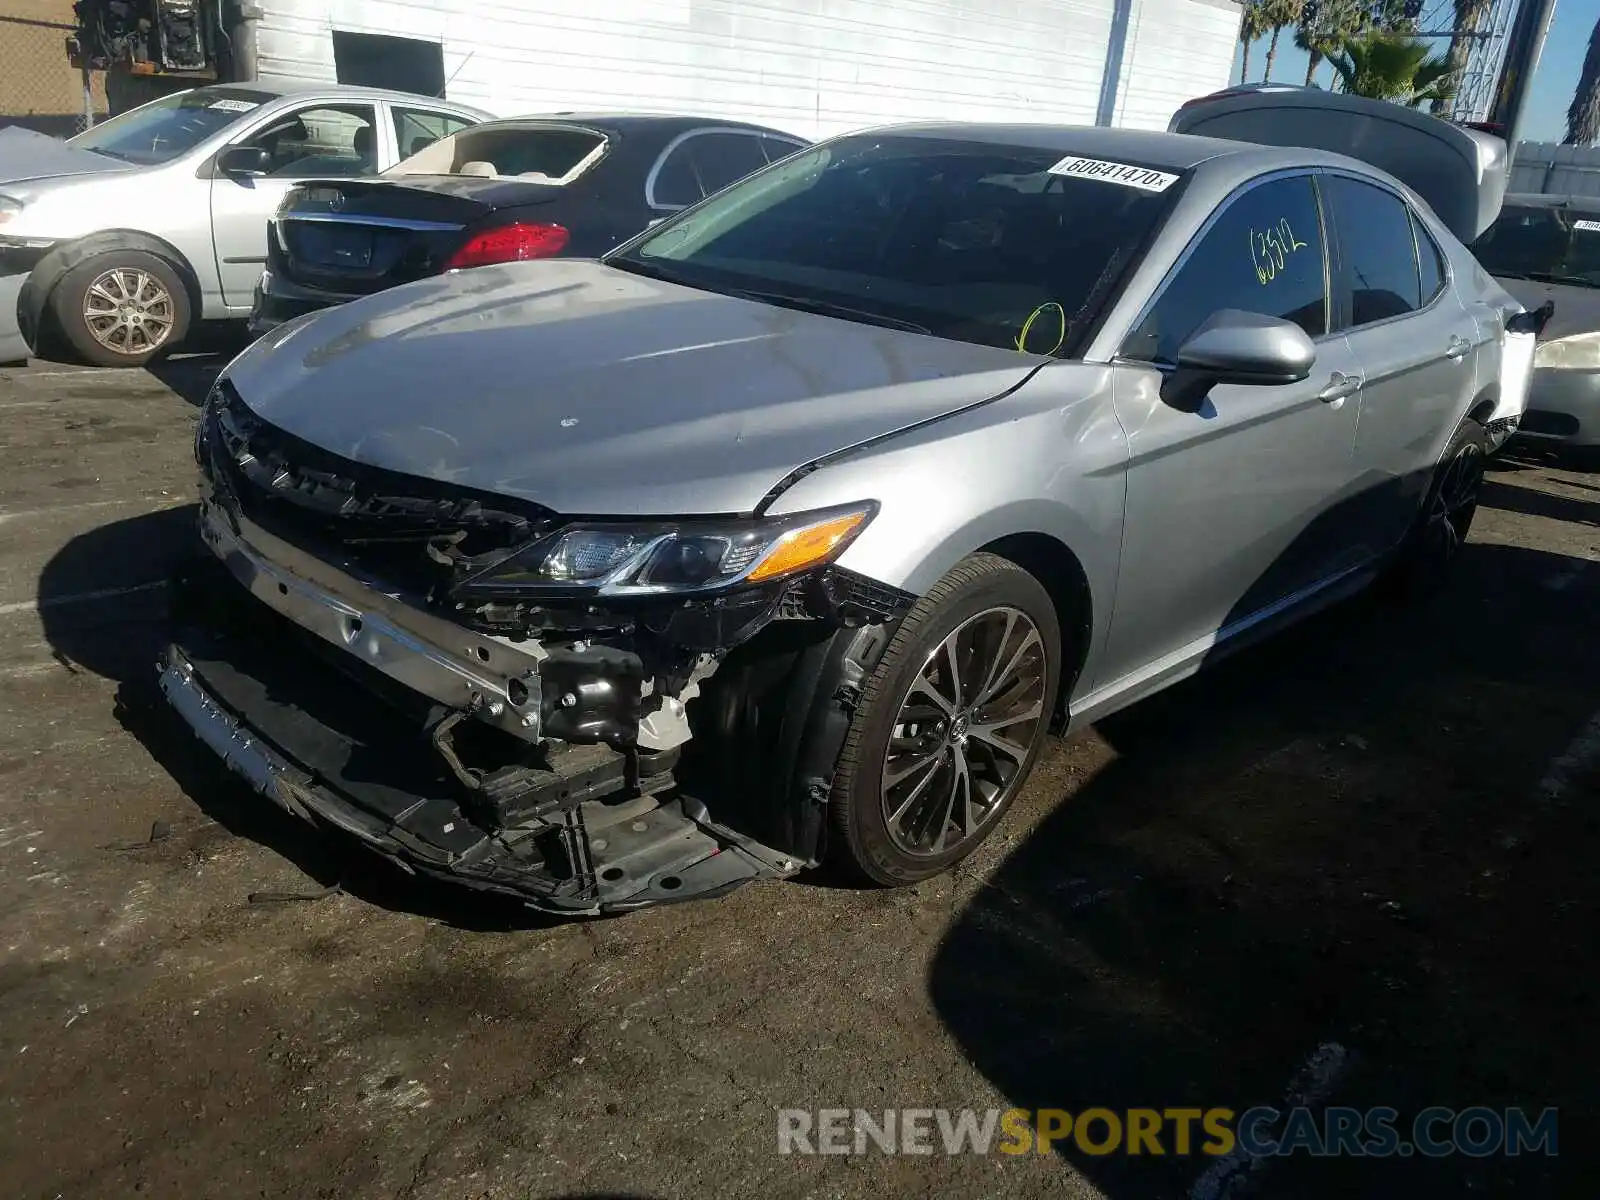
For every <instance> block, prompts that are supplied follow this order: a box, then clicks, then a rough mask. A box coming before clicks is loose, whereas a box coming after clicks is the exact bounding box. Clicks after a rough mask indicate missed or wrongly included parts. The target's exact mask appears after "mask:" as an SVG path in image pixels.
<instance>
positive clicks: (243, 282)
mask: <svg viewBox="0 0 1600 1200" xmlns="http://www.w3.org/2000/svg"><path fill="white" fill-rule="evenodd" d="M380 144H381V143H380V137H379V128H378V113H377V108H376V106H375V105H372V104H344V103H339V104H332V103H310V104H305V105H302V106H301V107H299V108H295V109H291V110H290V111H288V112H283V113H279V114H277V115H276V116H274V117H272V118H270V119H269V120H268V121H267V123H266V124H265V125H263V126H259V127H257V128H256V129H255V130H254V131H253V132H251V133H248V134H246V135H245V136H243V137H241V138H240V139H239V140H238V141H236V142H234V143H232V145H234V146H256V147H260V148H262V149H264V150H266V151H267V152H268V154H269V155H270V156H271V166H270V169H269V170H268V172H267V174H266V175H264V176H263V175H226V174H222V173H220V172H216V171H213V173H212V179H211V236H212V243H213V246H214V249H215V253H216V259H217V274H218V276H219V277H220V279H221V281H222V298H223V302H224V303H225V304H227V305H228V307H230V308H248V307H249V306H250V303H251V301H252V299H253V298H254V295H255V288H256V284H257V283H258V282H259V281H260V279H261V271H262V269H263V267H264V266H265V265H266V261H267V218H268V217H270V216H271V215H272V213H273V210H275V209H276V208H277V207H278V205H279V203H280V202H281V201H282V200H283V197H284V193H286V192H287V191H288V190H289V188H291V187H292V186H293V185H294V184H295V183H296V181H298V180H301V179H308V178H315V179H356V178H362V177H365V176H370V175H376V174H377V173H378V170H379V166H380V151H379V146H380Z"/></svg>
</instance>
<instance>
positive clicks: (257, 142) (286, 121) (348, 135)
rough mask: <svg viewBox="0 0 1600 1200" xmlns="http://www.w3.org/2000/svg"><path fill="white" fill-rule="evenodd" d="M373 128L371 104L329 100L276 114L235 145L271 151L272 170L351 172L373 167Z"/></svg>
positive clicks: (298, 173)
mask: <svg viewBox="0 0 1600 1200" xmlns="http://www.w3.org/2000/svg"><path fill="white" fill-rule="evenodd" d="M377 133H378V124H377V113H376V110H375V109H374V108H373V106H372V105H370V104H337V105H333V104H328V105H319V106H318V107H315V108H302V109H300V110H298V111H296V112H293V113H290V114H288V115H287V116H284V117H280V118H278V119H277V120H275V121H273V122H272V123H271V124H270V125H268V126H267V127H266V128H265V129H262V130H260V131H258V132H256V133H254V134H252V135H251V136H250V137H249V138H248V139H246V140H245V141H244V142H241V143H240V145H244V146H252V147H256V148H258V149H262V150H265V151H266V152H267V153H268V154H269V155H271V157H272V168H271V170H270V171H268V172H267V173H268V174H269V175H272V176H310V175H321V176H329V177H332V178H336V179H342V178H354V177H356V176H361V175H376V174H377V173H378V137H377Z"/></svg>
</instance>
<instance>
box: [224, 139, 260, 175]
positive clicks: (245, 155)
mask: <svg viewBox="0 0 1600 1200" xmlns="http://www.w3.org/2000/svg"><path fill="white" fill-rule="evenodd" d="M217 170H218V171H220V172H221V173H222V174H224V175H249V176H260V175H270V174H271V173H272V155H270V154H268V153H267V152H266V151H265V150H263V149H262V148H261V147H260V146H229V147H228V148H227V149H226V150H224V151H223V152H222V153H221V154H219V155H217Z"/></svg>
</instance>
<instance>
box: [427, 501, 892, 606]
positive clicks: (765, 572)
mask: <svg viewBox="0 0 1600 1200" xmlns="http://www.w3.org/2000/svg"><path fill="white" fill-rule="evenodd" d="M876 512H877V504H876V503H874V502H870V501H869V502H865V503H862V504H854V505H848V506H846V507H842V508H832V509H826V510H824V511H820V512H810V513H801V514H797V515H795V516H790V517H773V518H770V519H755V520H738V519H721V520H685V521H679V522H664V521H651V522H639V523H637V524H635V523H622V522H617V523H611V522H607V523H604V524H601V523H593V524H581V525H569V526H566V527H565V528H563V529H559V530H557V531H556V532H555V533H553V534H550V535H549V536H548V537H544V538H541V539H540V540H539V541H536V542H532V543H530V544H529V545H527V546H524V547H523V548H521V549H520V550H514V551H512V552H511V554H509V555H507V556H506V557H505V558H503V559H501V560H500V561H499V562H497V563H495V564H494V565H493V566H491V567H488V568H486V569H485V570H482V571H480V572H478V573H477V574H476V575H471V576H469V577H468V578H467V579H465V580H463V581H462V582H461V583H460V584H458V585H457V587H456V588H455V594H456V596H457V597H459V598H461V599H469V598H475V597H476V598H489V597H491V596H492V597H498V598H503V599H504V598H516V597H520V596H526V597H530V598H532V597H537V596H549V595H559V594H571V593H572V592H574V591H579V592H584V591H587V592H592V593H594V594H597V595H602V596H644V595H660V594H663V593H675V592H704V591H711V590H715V589H718V588H725V587H729V586H731V585H734V584H757V583H767V582H770V581H772V580H776V579H784V578H787V577H789V576H792V575H796V574H798V573H800V572H801V571H807V570H811V569H812V568H814V567H819V566H822V565H824V564H825V563H828V562H831V561H833V559H835V558H837V557H838V556H839V555H840V554H842V553H844V550H845V547H846V546H848V545H849V544H850V543H851V542H852V541H853V540H855V538H856V536H857V535H858V534H859V533H860V532H861V531H862V530H863V529H864V528H866V525H867V523H868V522H869V521H871V520H872V518H873V516H874V515H875V514H876Z"/></svg>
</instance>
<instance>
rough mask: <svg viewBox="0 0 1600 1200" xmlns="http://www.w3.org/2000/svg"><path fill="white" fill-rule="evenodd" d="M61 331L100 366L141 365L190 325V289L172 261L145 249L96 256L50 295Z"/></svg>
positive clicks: (178, 338)
mask: <svg viewBox="0 0 1600 1200" xmlns="http://www.w3.org/2000/svg"><path fill="white" fill-rule="evenodd" d="M50 308H51V311H52V313H53V314H54V316H55V319H56V324H57V326H58V327H59V329H60V330H61V333H62V335H63V336H65V338H66V339H67V341H68V342H69V343H70V344H71V346H72V348H73V350H74V351H76V352H77V353H78V354H79V355H80V356H81V357H82V358H83V359H84V360H86V361H87V362H90V363H93V364H94V365H95V366H100V367H139V366H143V365H144V364H145V363H147V362H149V361H151V360H152V359H153V358H155V357H157V356H158V355H161V354H164V353H166V352H167V351H169V350H171V349H173V348H174V347H175V346H177V344H178V343H179V342H181V341H182V340H183V337H184V334H186V333H187V332H188V329H189V293H188V290H187V289H186V288H185V287H184V285H183V280H182V279H180V278H179V277H178V273H177V271H175V270H174V269H173V267H172V265H171V264H170V263H168V262H166V261H165V260H164V259H161V258H158V257H156V256H155V255H154V254H148V253H146V252H145V251H142V250H121V251H112V252H110V253H107V254H97V255H95V256H93V257H92V258H87V259H85V260H84V261H83V262H81V263H78V264H77V265H76V266H74V267H73V268H72V269H71V270H69V271H67V272H66V274H64V275H63V276H62V277H61V279H60V281H59V282H58V283H57V284H56V287H55V291H54V292H52V293H51V296H50Z"/></svg>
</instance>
